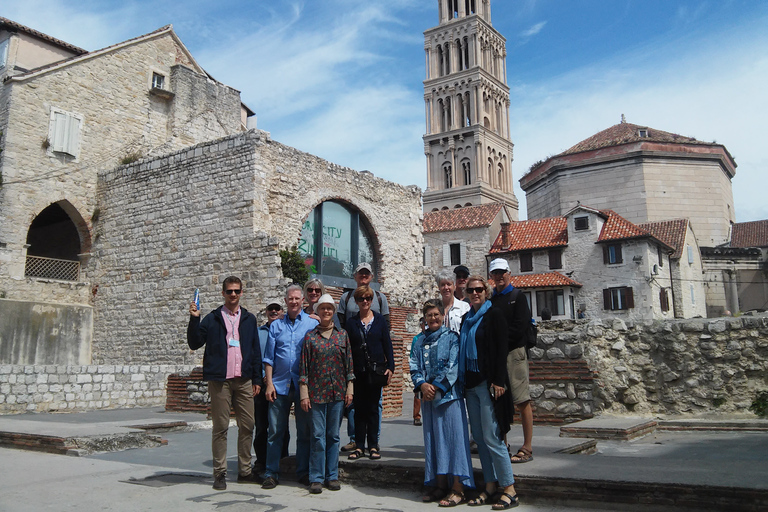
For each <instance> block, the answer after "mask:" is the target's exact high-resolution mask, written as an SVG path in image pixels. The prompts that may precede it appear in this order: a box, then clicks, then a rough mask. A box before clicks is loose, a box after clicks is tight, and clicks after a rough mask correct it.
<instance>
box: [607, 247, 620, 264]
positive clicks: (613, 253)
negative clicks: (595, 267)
mask: <svg viewBox="0 0 768 512" xmlns="http://www.w3.org/2000/svg"><path fill="white" fill-rule="evenodd" d="M623 261H624V260H623V259H622V257H621V244H611V245H606V246H604V247H603V263H605V264H606V265H615V264H617V263H622V262H623Z"/></svg>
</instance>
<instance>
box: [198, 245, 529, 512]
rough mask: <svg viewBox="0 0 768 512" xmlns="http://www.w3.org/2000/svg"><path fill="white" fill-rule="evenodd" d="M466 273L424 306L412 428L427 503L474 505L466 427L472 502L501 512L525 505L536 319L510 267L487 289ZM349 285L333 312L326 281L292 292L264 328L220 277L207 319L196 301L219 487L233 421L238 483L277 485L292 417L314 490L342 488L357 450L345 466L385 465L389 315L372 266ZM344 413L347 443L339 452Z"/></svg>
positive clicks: (500, 265)
mask: <svg viewBox="0 0 768 512" xmlns="http://www.w3.org/2000/svg"><path fill="white" fill-rule="evenodd" d="M469 274H470V272H469V270H468V269H467V268H466V267H464V266H459V267H457V268H456V269H455V270H454V272H453V273H451V272H446V273H441V274H440V275H439V276H438V278H437V285H438V290H439V294H440V298H439V299H433V300H429V301H427V302H426V303H425V304H424V306H423V308H422V314H423V318H422V326H423V327H422V329H423V332H422V333H420V334H419V335H418V336H416V338H414V341H413V344H412V350H411V355H410V361H409V365H410V372H411V377H412V380H413V384H414V390H415V391H416V400H417V402H416V403H417V404H420V409H421V410H420V411H416V410H414V423H415V424H417V425H421V424H422V423H423V434H424V447H425V485H426V486H427V489H428V490H427V492H426V493H425V495H424V496H423V501H425V502H432V501H437V502H439V505H440V506H443V507H451V506H455V505H458V504H460V503H463V502H465V501H467V500H466V497H465V494H464V490H465V488H473V487H474V477H473V470H472V462H471V454H470V431H469V428H468V425H469V427H471V433H472V437H473V439H474V442H475V443H476V444H477V452H478V455H479V458H480V462H481V465H482V470H483V480H484V482H485V488H484V490H483V491H482V492H480V493H479V494H478V495H477V497H475V498H474V499H472V500H469V505H471V506H477V505H483V504H490V505H492V508H493V509H494V510H503V509H507V508H511V507H513V506H516V505H517V503H518V500H517V495H516V493H515V489H514V476H513V472H512V463H513V462H527V461H529V460H531V459H532V458H533V455H532V451H531V432H532V414H531V409H530V394H529V393H528V369H527V361H526V357H525V341H524V339H523V334H524V332H525V330H526V329H527V328H529V326H530V321H531V314H530V309H529V308H528V304H527V301H526V300H525V299H524V298H523V297H522V296H521V295H520V293H519V290H516V289H514V287H512V286H511V284H510V277H511V275H510V273H509V266H508V264H507V263H506V261H504V260H502V259H498V260H494V261H493V262H492V263H491V267H490V280H489V281H486V279H485V278H484V277H483V276H480V275H469ZM354 277H355V281H356V284H357V288H356V289H354V290H353V291H350V292H346V293H344V294H343V295H342V296H341V298H340V300H339V303H338V304H337V303H336V302H335V301H334V300H333V298H332V297H331V295H329V294H327V293H326V290H325V287H324V285H323V283H322V282H321V281H319V280H318V279H312V280H310V281H308V282H307V283H306V284H305V285H304V287H303V288H302V287H300V286H299V285H295V284H294V285H290V286H289V287H288V288H287V290H286V294H285V310H284V311H283V306H282V305H281V304H278V303H272V304H269V305H268V306H267V308H266V314H267V323H266V324H265V325H263V326H261V327H257V326H256V319H255V316H254V315H253V314H251V313H249V312H248V311H246V309H245V308H244V307H241V306H240V305H239V302H240V299H241V297H242V294H243V286H242V282H241V281H240V279H238V278H237V277H228V278H227V279H225V280H224V285H223V290H222V295H223V297H224V305H223V306H221V307H219V308H217V309H216V310H215V311H213V312H211V313H209V314H208V315H207V316H205V318H204V319H202V321H201V318H200V311H199V308H198V306H197V305H196V304H195V303H192V304H190V307H189V312H190V321H189V327H188V331H187V338H188V344H189V346H190V348H192V349H193V350H194V349H197V348H200V347H202V346H203V345H205V355H204V358H203V378H204V379H205V380H207V381H208V382H209V394H210V399H211V418H212V422H213V433H212V453H213V466H214V484H213V487H214V489H217V490H222V489H226V472H227V468H226V436H227V429H228V426H229V414H230V410H234V412H235V419H236V421H237V425H238V477H237V481H238V482H252V483H261V485H262V487H263V488H265V489H272V488H274V487H276V486H277V485H278V483H279V476H280V459H281V458H283V457H284V456H285V455H286V454H287V446H288V417H289V414H290V409H291V406H293V407H294V411H295V418H296V474H297V477H298V480H299V482H300V483H303V484H304V485H308V486H309V490H310V492H311V493H321V492H322V490H323V486H325V487H327V488H328V489H330V490H338V489H339V488H340V485H339V479H338V462H339V452H340V451H346V452H349V454H348V458H349V459H350V460H357V459H360V458H363V457H368V458H370V459H373V460H377V459H380V458H381V450H380V446H379V435H380V430H381V403H382V389H383V387H384V386H386V385H388V384H389V382H390V380H391V378H392V375H393V372H394V355H393V350H392V341H391V339H390V334H389V333H390V323H389V307H388V304H387V301H386V297H385V296H384V295H383V294H380V293H378V292H376V291H375V290H373V289H372V288H371V287H370V286H369V284H370V282H371V280H372V277H373V275H372V268H371V266H370V264H368V263H361V264H360V265H359V266H358V267H357V269H356V270H355V274H354ZM305 301H306V304H307V305H306V306H305ZM515 407H517V408H518V410H519V412H520V413H521V417H522V421H523V429H524V443H523V446H522V447H521V448H520V450H519V451H518V452H517V453H516V454H514V455H513V456H512V457H510V454H509V452H508V451H507V444H506V441H505V437H504V436H505V435H506V433H507V432H508V431H509V428H510V427H509V425H510V424H511V422H512V416H513V413H514V409H515ZM345 415H346V416H347V418H348V433H349V435H350V442H349V443H348V444H347V445H345V446H344V447H340V435H339V430H340V427H341V423H342V419H343V417H344V416H345ZM529 420H530V421H529ZM528 423H530V425H528ZM254 430H255V433H254ZM251 439H254V441H253V448H254V451H255V454H256V463H255V465H254V466H253V467H251V465H250V460H251ZM262 473H263V474H262Z"/></svg>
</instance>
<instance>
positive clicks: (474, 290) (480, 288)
mask: <svg viewBox="0 0 768 512" xmlns="http://www.w3.org/2000/svg"><path fill="white" fill-rule="evenodd" d="M484 291H485V287H484V286H478V287H477V288H470V287H469V286H467V293H468V294H470V293H483V292H484Z"/></svg>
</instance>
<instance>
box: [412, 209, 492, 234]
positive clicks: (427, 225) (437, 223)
mask: <svg viewBox="0 0 768 512" xmlns="http://www.w3.org/2000/svg"><path fill="white" fill-rule="evenodd" d="M503 206H504V205H502V204H501V203H489V204H482V205H480V206H465V207H463V208H454V209H452V210H440V211H437V212H428V213H425V214H424V233H438V232H441V231H457V230H459V229H472V228H482V227H487V226H490V225H491V223H493V221H494V219H495V218H496V216H497V215H498V214H499V212H500V211H501V209H502V207H503Z"/></svg>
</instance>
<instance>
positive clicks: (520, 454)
mask: <svg viewBox="0 0 768 512" xmlns="http://www.w3.org/2000/svg"><path fill="white" fill-rule="evenodd" d="M532 460H533V452H532V451H531V450H529V449H527V448H525V447H524V446H521V447H520V448H518V450H517V453H516V454H514V455H513V456H512V457H510V458H509V462H511V463H512V464H522V463H523V462H530V461H532Z"/></svg>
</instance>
